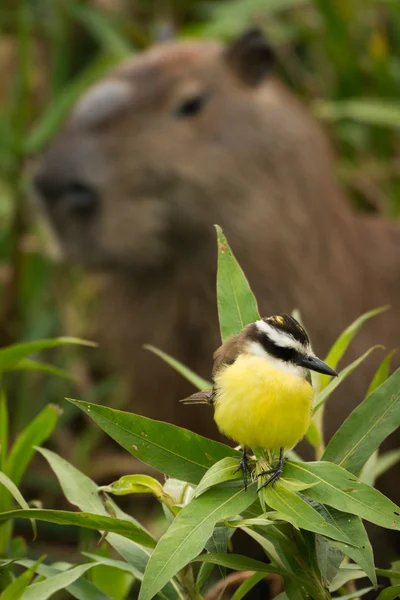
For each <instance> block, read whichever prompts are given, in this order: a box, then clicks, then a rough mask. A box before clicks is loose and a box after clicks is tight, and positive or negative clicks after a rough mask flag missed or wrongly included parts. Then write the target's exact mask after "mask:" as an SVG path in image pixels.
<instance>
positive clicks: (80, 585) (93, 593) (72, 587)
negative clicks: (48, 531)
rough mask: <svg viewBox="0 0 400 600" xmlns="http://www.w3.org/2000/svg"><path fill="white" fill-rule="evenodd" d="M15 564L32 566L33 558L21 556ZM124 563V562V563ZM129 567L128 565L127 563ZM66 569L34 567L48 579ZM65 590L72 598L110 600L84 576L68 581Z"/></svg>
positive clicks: (45, 566) (104, 560)
mask: <svg viewBox="0 0 400 600" xmlns="http://www.w3.org/2000/svg"><path fill="white" fill-rule="evenodd" d="M97 560H101V564H106V562H107V561H106V559H103V557H101V556H98V557H97ZM15 562H16V564H17V565H21V566H23V567H27V568H32V567H33V566H34V562H33V560H29V559H26V558H23V559H21V560H17V561H15ZM125 564H126V563H125ZM127 566H128V568H129V565H127ZM65 571H66V569H63V570H62V571H61V569H58V568H56V567H54V566H49V565H43V564H40V565H38V566H36V567H35V572H36V573H38V575H41V576H42V577H46V579H50V578H51V577H54V576H55V575H59V574H60V572H65ZM65 589H66V591H67V592H68V593H69V594H71V596H72V597H73V598H77V600H110V597H109V596H107V595H106V594H104V593H103V592H102V591H101V590H100V589H99V588H98V587H97V586H95V585H94V584H93V583H91V582H90V581H88V580H87V579H85V578H84V577H82V576H81V577H79V578H78V579H76V580H75V581H74V582H73V583H70V584H69V585H67V586H66V588H65Z"/></svg>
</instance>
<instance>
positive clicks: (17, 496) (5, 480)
mask: <svg viewBox="0 0 400 600" xmlns="http://www.w3.org/2000/svg"><path fill="white" fill-rule="evenodd" d="M0 485H4V487H5V488H7V490H8V491H9V492H10V494H11V495H12V497H13V498H14V500H15V501H16V502H17V503H18V504H19V505H20V506H21V508H24V509H26V510H29V505H28V503H27V502H26V500H25V498H24V497H23V495H22V494H21V492H20V491H19V489H18V488H17V486H16V485H15V483H13V482H12V481H11V479H10V478H9V477H7V475H6V474H5V473H2V472H0ZM30 521H31V525H32V530H33V537H34V538H35V537H36V534H37V529H36V523H35V521H34V519H30Z"/></svg>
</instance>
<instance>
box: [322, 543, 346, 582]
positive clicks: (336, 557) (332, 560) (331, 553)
mask: <svg viewBox="0 0 400 600" xmlns="http://www.w3.org/2000/svg"><path fill="white" fill-rule="evenodd" d="M315 550H316V555H317V563H318V567H319V570H320V573H321V575H322V579H323V581H324V584H325V585H326V586H329V585H330V583H331V582H332V581H333V579H334V578H335V576H336V575H337V573H338V571H339V567H340V565H341V564H342V562H343V559H344V554H343V552H342V551H341V550H339V548H338V547H337V546H334V545H333V544H332V543H331V542H330V541H328V540H327V539H325V538H324V537H323V536H322V535H316V536H315Z"/></svg>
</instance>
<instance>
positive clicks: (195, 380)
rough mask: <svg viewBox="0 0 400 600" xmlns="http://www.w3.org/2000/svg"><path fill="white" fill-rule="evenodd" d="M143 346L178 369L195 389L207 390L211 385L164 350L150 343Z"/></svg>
mask: <svg viewBox="0 0 400 600" xmlns="http://www.w3.org/2000/svg"><path fill="white" fill-rule="evenodd" d="M143 347H144V348H145V349H146V350H150V352H153V354H156V355H157V356H159V357H160V358H161V359H162V360H163V361H164V362H166V363H167V365H169V366H170V367H172V368H173V369H175V371H178V373H180V374H181V375H182V376H183V377H184V378H185V379H187V380H188V381H190V383H192V384H193V385H194V387H196V388H197V389H199V390H208V389H210V388H211V387H212V384H211V383H210V382H209V381H207V380H206V379H203V378H202V377H200V376H199V375H196V373H194V372H193V371H192V370H191V369H189V368H188V367H186V365H184V364H182V363H181V362H179V360H176V358H173V357H172V356H170V355H169V354H167V353H166V352H163V351H162V350H159V349H158V348H155V347H154V346H151V345H150V344H146V345H145V346H143Z"/></svg>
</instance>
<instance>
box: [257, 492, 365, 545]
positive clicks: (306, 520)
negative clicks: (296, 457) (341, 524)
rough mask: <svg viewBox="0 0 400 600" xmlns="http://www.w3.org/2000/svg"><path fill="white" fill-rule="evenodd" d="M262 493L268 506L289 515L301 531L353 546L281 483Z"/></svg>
mask: <svg viewBox="0 0 400 600" xmlns="http://www.w3.org/2000/svg"><path fill="white" fill-rule="evenodd" d="M262 493H263V495H264V498H265V502H266V503H267V504H268V506H270V507H271V508H273V509H275V510H276V511H278V512H279V513H281V514H282V515H288V517H289V518H290V519H291V520H293V521H294V522H295V523H296V525H297V527H299V528H300V529H305V530H306V531H312V532H314V533H320V534H321V535H324V536H326V537H329V538H332V539H333V540H338V541H340V542H344V543H345V544H349V545H352V544H353V542H352V541H351V540H350V539H349V538H348V537H347V536H346V535H345V534H344V533H343V531H341V530H340V529H339V528H337V527H335V526H334V525H332V524H331V523H329V522H328V521H326V520H325V519H324V518H323V517H322V516H321V515H320V514H319V513H318V512H317V511H316V510H315V509H314V508H313V507H312V506H310V505H309V504H308V503H307V502H305V501H304V500H303V499H302V498H300V496H298V495H297V494H294V493H293V492H291V491H290V490H287V489H286V488H284V487H283V486H282V485H279V482H278V483H277V484H276V485H274V486H267V487H266V488H264V489H263V491H262Z"/></svg>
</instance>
